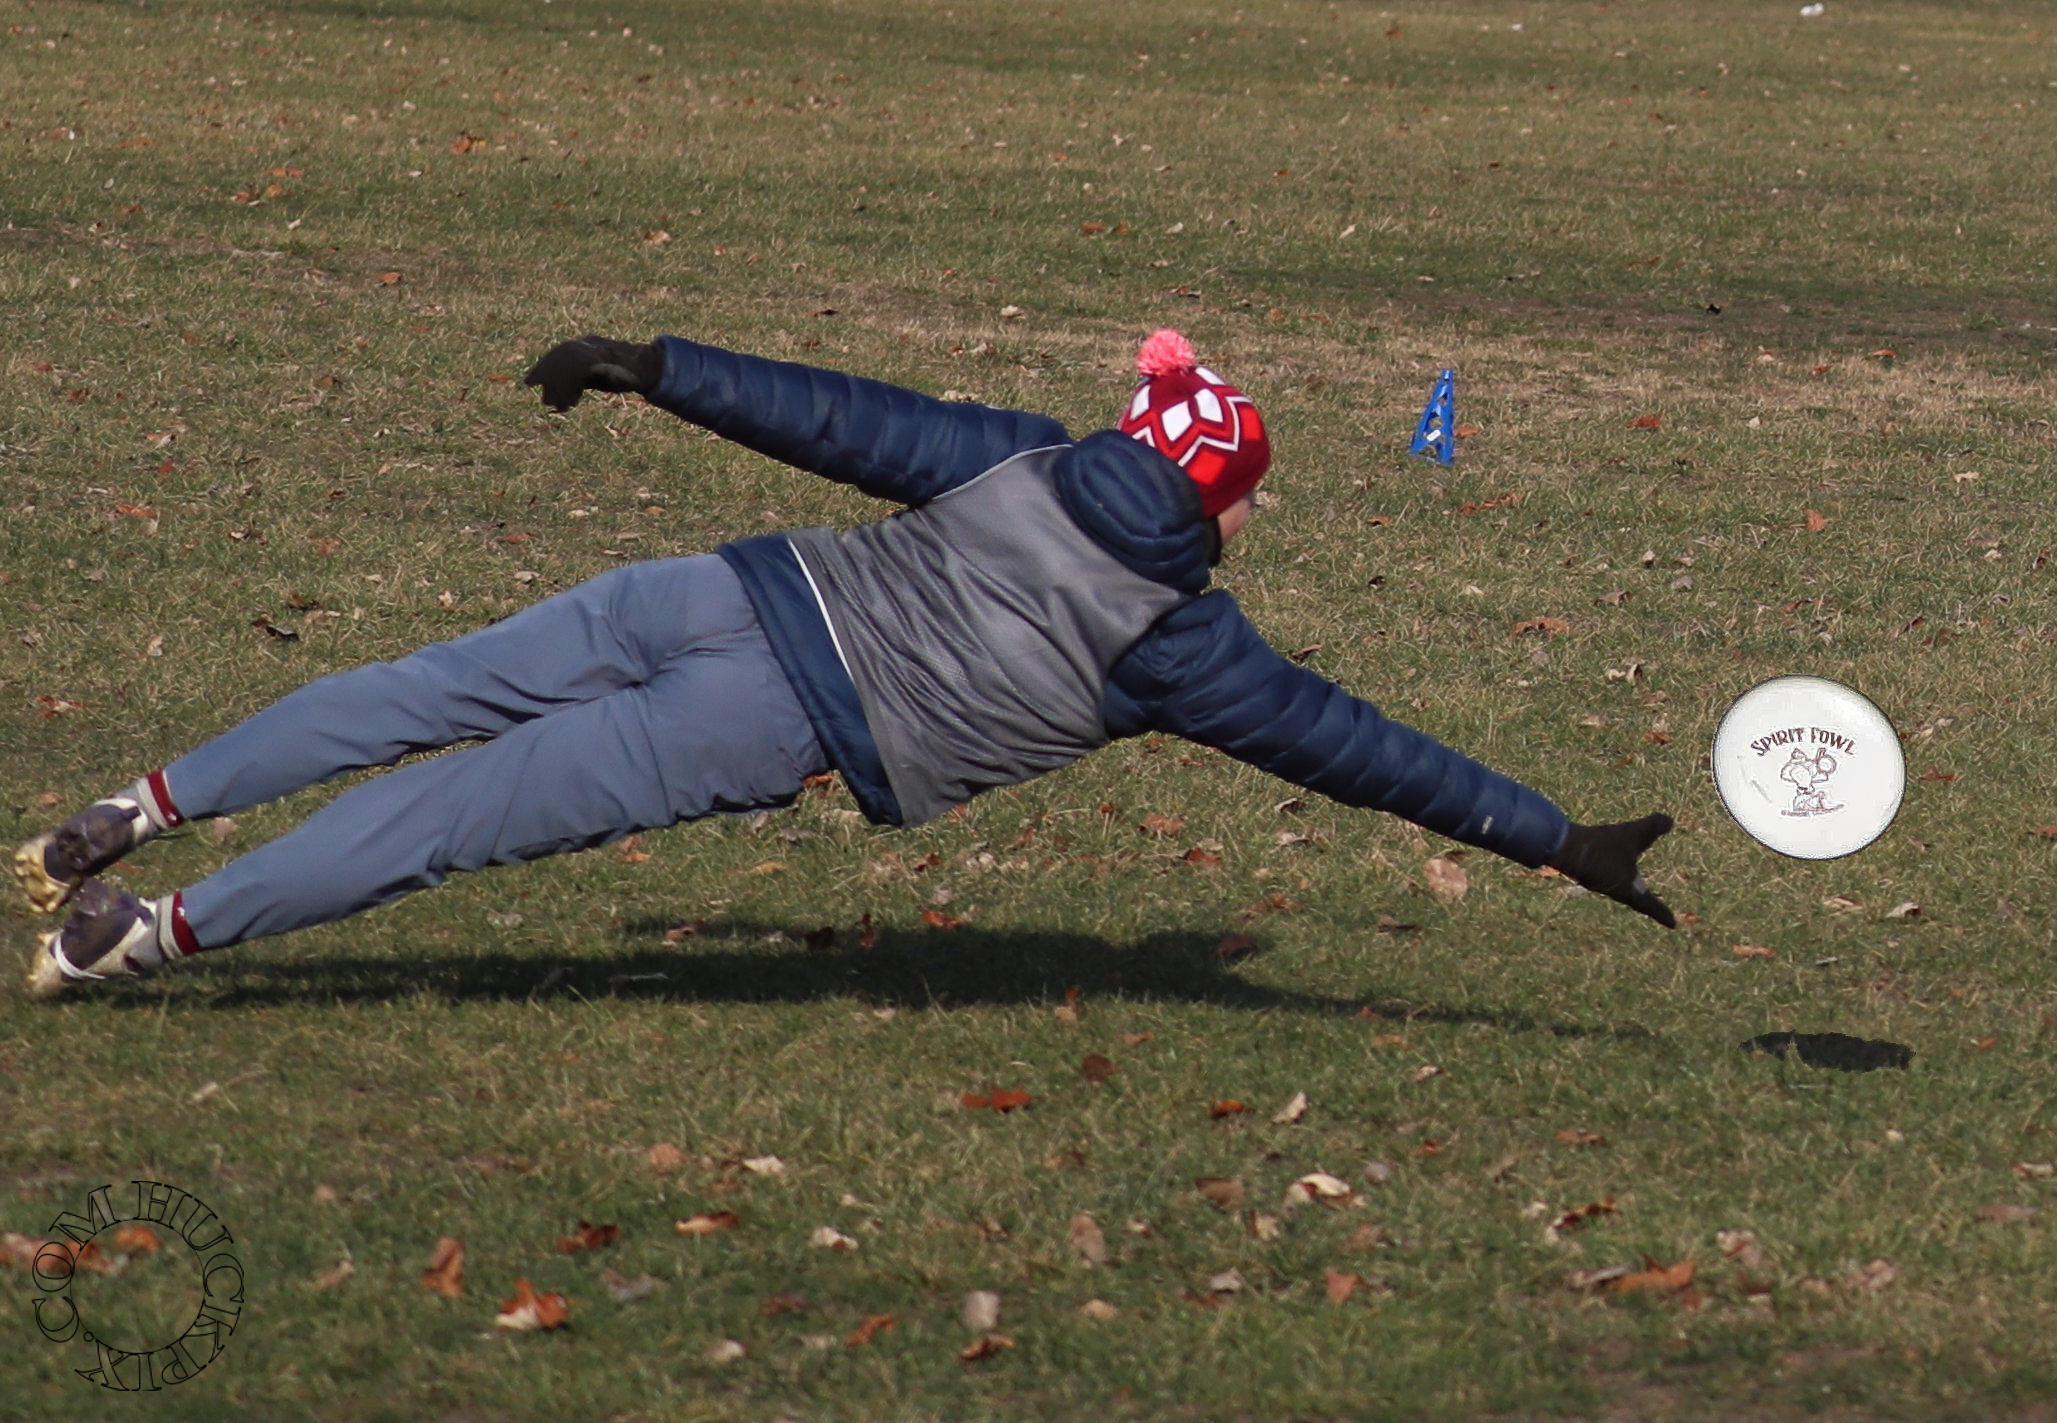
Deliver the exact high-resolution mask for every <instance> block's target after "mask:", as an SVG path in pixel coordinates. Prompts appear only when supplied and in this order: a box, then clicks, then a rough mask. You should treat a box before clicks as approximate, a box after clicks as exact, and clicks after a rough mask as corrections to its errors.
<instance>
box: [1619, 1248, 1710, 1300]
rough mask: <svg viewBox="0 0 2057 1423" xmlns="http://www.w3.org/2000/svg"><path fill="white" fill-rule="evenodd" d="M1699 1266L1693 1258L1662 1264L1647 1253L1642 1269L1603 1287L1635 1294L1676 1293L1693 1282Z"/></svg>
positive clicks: (1621, 1276) (1624, 1293)
mask: <svg viewBox="0 0 2057 1423" xmlns="http://www.w3.org/2000/svg"><path fill="white" fill-rule="evenodd" d="M1698 1268H1699V1267H1698V1266H1697V1265H1695V1264H1694V1263H1693V1262H1692V1261H1691V1260H1681V1261H1679V1262H1678V1263H1677V1264H1676V1265H1660V1264H1658V1263H1657V1262H1656V1261H1655V1260H1653V1259H1651V1258H1650V1257H1649V1256H1647V1255H1645V1256H1644V1257H1643V1268H1642V1269H1640V1270H1637V1271H1635V1272H1634V1273H1633V1274H1627V1275H1620V1276H1617V1277H1615V1278H1614V1279H1612V1280H1609V1281H1608V1282H1607V1283H1606V1284H1605V1285H1604V1286H1602V1288H1604V1289H1607V1290H1609V1291H1611V1292H1613V1293H1615V1294H1623V1295H1626V1294H1635V1293H1637V1292H1638V1291H1648V1292H1649V1293H1651V1294H1663V1293H1666V1292H1670V1293H1673V1294H1676V1293H1678V1292H1679V1291H1681V1290H1684V1289H1685V1288H1686V1287H1687V1286H1689V1285H1691V1284H1692V1283H1693V1273H1694V1271H1695V1270H1697V1269H1698Z"/></svg>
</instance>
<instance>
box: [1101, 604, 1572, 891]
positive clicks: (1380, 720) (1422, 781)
mask: <svg viewBox="0 0 2057 1423" xmlns="http://www.w3.org/2000/svg"><path fill="white" fill-rule="evenodd" d="M1105 712H1106V718H1107V729H1108V732H1109V733H1110V734H1111V735H1113V736H1133V735H1137V734H1139V733H1141V732H1143V731H1149V730H1155V731H1167V732H1171V733H1173V734H1175V735H1178V736H1183V737H1186V738H1187V739H1189V740H1192V741H1197V742H1200V743H1201V744H1202V745H1206V746H1212V747H1215V748H1216V749H1218V750H1221V751H1225V752H1227V753H1228V754H1229V755H1231V756H1234V757H1235V758H1237V759H1238V760H1241V761H1247V762H1249V763H1250V764H1251V765H1253V766H1255V767H1257V768H1258V769H1259V770H1262V771H1268V772H1270V773H1271V774H1272V775H1275V776H1278V777H1280V778H1282V779H1284V780H1288V781H1291V782H1292V783H1293V784H1295V785H1298V786H1304V787H1306V788H1307V789H1308V790H1311V791H1318V792H1320V793H1321V794H1323V795H1326V796H1330V797H1332V798H1333V799H1335V800H1338V801H1341V802H1342V803H1343V804H1344V805H1352V806H1362V807H1366V808H1369V809H1373V810H1384V811H1390V812H1391V813H1392V814H1394V815H1397V816H1400V817H1401V818H1402V819H1404V820H1411V821H1413V822H1414V823H1415V824H1416V825H1419V826H1421V827H1422V828H1423V829H1425V830H1433V831H1435V832H1436V833H1437V834H1439V835H1447V836H1449V837H1450V838H1451V839H1452V840H1457V841H1461V842H1462V843H1464V844H1466V845H1476V846H1478V847H1479V848H1480V849H1485V850H1491V851H1493V852H1494V853H1496V854H1500V855H1505V856H1506V857H1507V858H1508V859H1510V860H1516V861H1519V862H1520V863H1522V864H1524V865H1527V866H1529V867H1531V868H1534V867H1536V866H1539V865H1541V864H1543V863H1544V862H1545V861H1546V860H1548V859H1549V857H1550V856H1551V855H1553V854H1555V853H1556V851H1557V848H1558V846H1560V845H1561V844H1563V842H1564V834H1565V831H1566V829H1567V828H1568V827H1569V825H1570V822H1569V821H1568V820H1567V819H1566V817H1565V814H1564V812H1563V811H1561V810H1559V809H1558V808H1557V807H1556V805H1554V804H1553V803H1551V802H1550V801H1549V800H1548V799H1546V798H1545V797H1544V796H1542V795H1540V794H1539V793H1537V792H1535V791H1533V790H1530V789H1529V788H1528V787H1527V786H1524V785H1522V784H1521V783H1520V782H1518V781H1515V780H1512V779H1510V778H1508V777H1506V776H1503V775H1501V774H1500V773H1499V772H1497V771H1493V770H1489V769H1488V768H1486V767H1485V766H1482V765H1480V764H1479V763H1478V762H1476V761H1474V760H1472V759H1471V758H1470V757H1468V756H1465V755H1463V754H1461V753H1459V752H1456V751H1453V750H1451V749H1450V748H1449V747H1447V746H1445V745H1443V744H1442V743H1441V742H1439V741H1437V740H1436V739H1435V738H1433V737H1431V736H1428V735H1425V734H1424V733H1422V732H1419V731H1416V730H1415V729H1414V728H1413V727H1411V726H1404V725H1402V724H1401V723H1399V722H1396V721H1391V720H1389V719H1387V718H1386V717H1384V716H1382V715H1380V714H1379V710H1378V708H1377V707H1374V706H1373V705H1372V704H1371V703H1370V702H1367V701H1363V700H1360V699H1359V698H1356V697H1353V696H1351V695H1350V694H1349V693H1348V692H1346V691H1344V690H1343V689H1342V688H1341V687H1339V686H1337V685H1336V684H1335V683H1334V682H1331V681H1329V680H1328V679H1327V678H1325V677H1322V676H1321V675H1319V674H1318V673H1315V672H1310V671H1308V670H1307V669H1306V668H1304V667H1299V666H1295V665H1294V664H1293V663H1292V662H1291V661H1289V660H1287V659H1286V658H1285V657H1283V656H1281V655H1280V654H1279V653H1278V652H1277V651H1276V650H1275V649H1274V648H1273V647H1272V646H1271V645H1270V644H1269V643H1267V642H1265V640H1264V639H1263V637H1262V636H1261V635H1259V633H1258V631H1257V629H1256V628H1254V627H1252V626H1251V625H1250V620H1249V619H1248V618H1246V617H1245V616H1244V615H1243V611H1242V609H1241V608H1239V607H1237V606H1236V601H1235V599H1233V598H1231V597H1230V596H1229V595H1228V594H1226V593H1220V592H1216V593H1209V594H1206V595H1205V596H1203V597H1200V598H1196V599H1194V600H1193V601H1192V602H1190V603H1187V604H1184V605H1183V606H1181V607H1179V608H1176V609H1174V610H1173V611H1171V612H1170V613H1167V614H1166V615H1165V616H1164V617H1163V618H1162V619H1160V620H1159V621H1158V623H1157V624H1156V626H1154V627H1153V628H1151V630H1150V631H1149V632H1148V633H1147V634H1145V635H1144V637H1143V639H1142V640H1141V641H1140V642H1138V643H1137V644H1136V645H1135V646H1134V647H1133V648H1131V649H1130V650H1129V651H1128V652H1127V653H1126V654H1125V655H1124V656H1123V658H1122V660H1121V661H1120V662H1118V663H1116V664H1115V666H1114V670H1113V672H1112V673H1111V674H1110V676H1109V679H1108V686H1107V693H1106V699H1105Z"/></svg>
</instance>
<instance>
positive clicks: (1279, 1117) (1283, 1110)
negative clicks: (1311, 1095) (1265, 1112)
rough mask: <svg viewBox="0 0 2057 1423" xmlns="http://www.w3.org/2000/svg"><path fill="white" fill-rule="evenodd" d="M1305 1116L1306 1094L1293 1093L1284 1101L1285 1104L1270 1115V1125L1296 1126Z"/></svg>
mask: <svg viewBox="0 0 2057 1423" xmlns="http://www.w3.org/2000/svg"><path fill="white" fill-rule="evenodd" d="M1306 1115H1307V1094H1306V1093H1305V1092H1295V1093H1294V1094H1293V1095H1292V1096H1291V1097H1289V1098H1287V1099H1286V1104H1285V1105H1284V1106H1283V1107H1280V1108H1279V1109H1278V1110H1277V1111H1276V1112H1273V1113H1272V1114H1271V1121H1272V1125H1274V1126H1282V1127H1289V1126H1293V1125H1296V1124H1297V1123H1298V1122H1299V1120H1300V1119H1301V1118H1302V1117H1304V1116H1306Z"/></svg>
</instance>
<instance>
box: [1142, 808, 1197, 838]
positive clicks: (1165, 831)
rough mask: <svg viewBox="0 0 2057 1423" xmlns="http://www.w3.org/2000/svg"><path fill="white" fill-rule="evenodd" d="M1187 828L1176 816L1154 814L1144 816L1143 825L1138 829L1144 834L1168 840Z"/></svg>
mask: <svg viewBox="0 0 2057 1423" xmlns="http://www.w3.org/2000/svg"><path fill="white" fill-rule="evenodd" d="M1185 828H1186V822H1185V821H1183V820H1180V819H1179V818H1178V817H1177V816H1175V815H1154V814H1153V815H1146V816H1144V817H1143V823H1142V824H1141V825H1138V826H1137V827H1136V829H1138V830H1140V831H1142V833H1143V834H1145V835H1154V836H1156V837H1157V838H1159V839H1166V838H1169V837H1170V836H1173V835H1177V834H1179V833H1180V832H1181V831H1183V830H1184V829H1185Z"/></svg>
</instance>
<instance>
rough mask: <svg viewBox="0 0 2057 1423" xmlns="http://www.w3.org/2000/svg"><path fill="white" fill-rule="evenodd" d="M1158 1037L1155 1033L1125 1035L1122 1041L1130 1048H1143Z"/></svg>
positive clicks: (1122, 1036)
mask: <svg viewBox="0 0 2057 1423" xmlns="http://www.w3.org/2000/svg"><path fill="white" fill-rule="evenodd" d="M1156 1036H1157V1034H1155V1033H1123V1034H1122V1035H1121V1040H1122V1041H1123V1042H1124V1043H1126V1044H1128V1045H1129V1046H1130V1047H1141V1046H1142V1045H1143V1044H1144V1043H1147V1042H1149V1041H1150V1040H1151V1039H1153V1038H1155V1037H1156Z"/></svg>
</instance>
